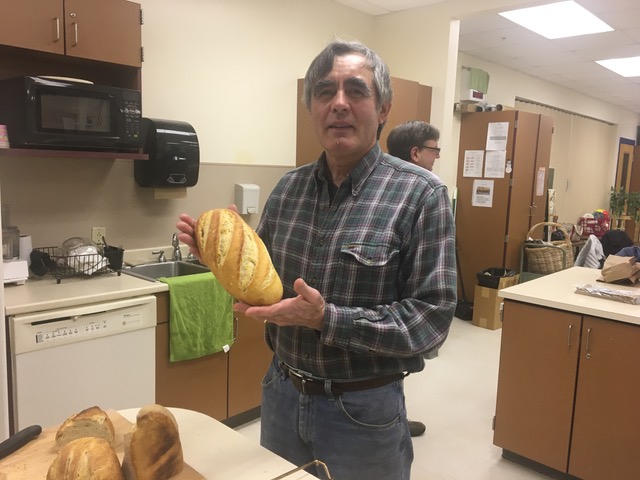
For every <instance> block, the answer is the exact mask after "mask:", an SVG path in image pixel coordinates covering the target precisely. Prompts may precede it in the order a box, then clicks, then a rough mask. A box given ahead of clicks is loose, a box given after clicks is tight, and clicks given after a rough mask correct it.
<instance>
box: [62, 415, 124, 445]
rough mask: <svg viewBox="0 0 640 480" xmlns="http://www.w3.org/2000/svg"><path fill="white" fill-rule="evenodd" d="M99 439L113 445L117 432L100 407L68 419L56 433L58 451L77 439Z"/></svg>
mask: <svg viewBox="0 0 640 480" xmlns="http://www.w3.org/2000/svg"><path fill="white" fill-rule="evenodd" d="M83 437H98V438H103V439H105V440H106V441H107V442H109V444H110V445H113V439H114V438H115V430H114V428H113V423H112V422H111V419H110V418H109V416H108V415H107V413H106V412H105V411H104V410H102V409H101V408H100V407H96V406H94V407H89V408H86V409H84V410H82V411H81V412H79V413H76V414H74V415H71V416H70V417H69V418H67V419H66V420H65V421H64V422H62V425H60V428H58V431H57V432H56V450H60V449H61V448H62V447H64V446H65V445H66V444H68V443H69V442H71V441H72V440H75V439H77V438H83Z"/></svg>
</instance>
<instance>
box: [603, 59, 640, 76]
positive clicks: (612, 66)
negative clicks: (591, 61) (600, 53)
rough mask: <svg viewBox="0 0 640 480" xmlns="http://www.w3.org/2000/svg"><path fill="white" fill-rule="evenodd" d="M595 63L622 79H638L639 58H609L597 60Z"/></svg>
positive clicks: (639, 69)
mask: <svg viewBox="0 0 640 480" xmlns="http://www.w3.org/2000/svg"><path fill="white" fill-rule="evenodd" d="M596 63H599V64H600V65H602V66H603V67H604V68H608V69H609V70H611V71H612V72H615V73H617V74H618V75H622V76H623V77H640V57H629V58H611V59H609V60H597V61H596Z"/></svg>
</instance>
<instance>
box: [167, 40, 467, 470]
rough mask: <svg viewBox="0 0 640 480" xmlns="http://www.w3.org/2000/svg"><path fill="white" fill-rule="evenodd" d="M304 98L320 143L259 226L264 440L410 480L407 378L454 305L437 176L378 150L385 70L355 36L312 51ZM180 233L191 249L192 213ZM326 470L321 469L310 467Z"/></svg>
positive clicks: (282, 451) (305, 456)
mask: <svg viewBox="0 0 640 480" xmlns="http://www.w3.org/2000/svg"><path fill="white" fill-rule="evenodd" d="M303 100H304V102H305V104H306V106H307V108H308V110H309V113H310V116H311V121H312V123H313V127H314V131H315V134H316V136H317V138H318V140H319V141H320V143H321V145H322V147H323V149H324V152H323V153H322V154H321V156H320V158H318V160H317V161H316V162H314V163H312V164H309V165H305V166H302V167H300V168H297V169H295V170H292V171H291V172H289V173H287V174H285V176H284V177H283V178H282V179H281V180H280V181H279V182H278V184H277V185H276V187H275V189H274V190H273V192H271V194H270V195H269V198H268V199H267V202H266V204H265V207H264V210H263V213H262V217H261V219H260V223H259V225H258V228H257V232H258V233H259V235H260V236H261V238H262V239H263V240H264V242H265V244H266V246H267V249H268V250H269V253H270V255H271V259H272V261H273V264H274V266H275V268H276V270H277V271H278V274H279V275H280V278H281V280H282V283H283V285H284V290H285V294H284V298H283V300H281V301H280V302H278V303H276V304H274V305H271V306H260V307H257V306H249V305H246V304H243V303H237V304H235V306H234V308H235V310H236V311H242V312H244V313H245V314H246V315H248V316H250V317H254V318H256V319H258V320H259V321H265V322H266V332H265V337H266V341H267V344H268V346H269V347H270V348H271V350H273V353H274V356H273V361H272V363H271V365H270V367H269V370H268V371H267V373H266V376H265V378H264V380H263V400H262V418H261V443H262V445H264V446H265V447H267V448H268V449H270V450H272V451H273V452H275V453H277V454H278V455H280V456H282V457H284V458H286V459H288V460H290V461H291V462H293V463H295V464H297V465H306V464H307V463H309V462H312V461H313V460H319V461H321V462H324V463H325V464H326V465H327V466H328V469H329V471H330V472H331V475H332V476H333V477H335V478H337V479H340V480H351V479H361V478H371V479H376V480H382V479H388V480H405V479H409V478H410V472H411V463H412V460H413V447H412V442H411V437H410V435H409V428H408V424H407V420H406V411H405V404H404V392H403V378H404V376H405V375H406V374H408V373H411V372H418V371H420V370H422V369H423V368H424V365H425V362H424V356H423V354H424V353H425V352H427V351H429V350H432V349H434V348H437V347H438V346H439V345H441V344H442V342H444V340H445V339H446V337H447V333H448V331H449V327H450V324H451V321H452V318H453V313H454V309H455V306H456V268H455V257H454V248H455V246H454V223H453V217H452V213H451V205H450V202H449V197H448V194H447V189H446V187H445V185H443V184H442V182H440V181H439V180H438V179H437V177H435V176H434V175H431V174H429V173H428V172H427V171H425V170H424V169H422V168H418V167H416V166H414V165H411V164H409V163H407V162H404V161H402V160H399V159H397V158H393V157H391V156H389V155H387V154H385V153H384V152H383V151H382V150H381V148H380V146H379V144H378V142H377V138H378V137H377V134H378V130H379V129H380V128H382V126H383V125H384V123H385V121H386V119H387V115H388V113H389V109H390V108H391V101H392V91H391V82H390V77H389V71H388V69H387V67H386V65H385V64H384V62H383V61H382V59H381V58H380V57H379V56H378V55H377V54H376V53H375V52H373V51H372V50H371V49H369V48H368V47H366V46H365V45H363V44H361V43H359V42H347V41H342V40H336V41H333V42H331V43H330V44H329V45H328V46H327V47H326V48H325V49H324V50H322V51H321V52H320V54H319V55H318V56H317V57H316V58H315V59H314V60H313V61H312V63H311V65H310V67H309V69H308V71H307V73H306V76H305V86H304V96H303ZM180 218H181V221H180V222H179V223H178V228H179V229H180V230H181V231H182V232H183V233H182V234H181V236H180V239H181V240H182V241H183V242H185V243H187V244H189V245H190V246H191V249H192V251H193V252H194V253H197V247H196V246H195V244H194V241H193V228H194V226H195V222H194V220H193V218H192V217H190V216H189V215H181V217H180ZM315 473H316V475H318V476H319V477H320V478H326V476H325V474H324V472H323V469H321V468H319V469H318V470H317V471H316V472H315Z"/></svg>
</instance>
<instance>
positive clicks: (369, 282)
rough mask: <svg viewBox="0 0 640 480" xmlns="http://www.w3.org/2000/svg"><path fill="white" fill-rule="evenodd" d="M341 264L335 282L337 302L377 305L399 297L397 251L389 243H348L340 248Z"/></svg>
mask: <svg viewBox="0 0 640 480" xmlns="http://www.w3.org/2000/svg"><path fill="white" fill-rule="evenodd" d="M340 253H341V256H340V257H341V261H340V267H339V269H338V272H337V275H336V278H335V282H336V288H335V290H334V293H335V294H336V295H337V296H338V297H343V298H338V299H336V303H343V304H344V305H353V304H357V305H360V306H366V305H377V304H381V303H387V302H389V301H392V300H393V299H395V297H396V290H397V289H396V287H397V275H398V257H399V251H398V249H397V248H394V247H393V246H391V245H389V244H370V243H369V244H363V243H347V244H344V245H342V247H341V248H340Z"/></svg>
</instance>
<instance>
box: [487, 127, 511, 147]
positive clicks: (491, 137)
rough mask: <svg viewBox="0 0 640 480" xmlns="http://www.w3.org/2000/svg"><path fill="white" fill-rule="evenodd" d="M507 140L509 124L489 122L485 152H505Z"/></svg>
mask: <svg viewBox="0 0 640 480" xmlns="http://www.w3.org/2000/svg"><path fill="white" fill-rule="evenodd" d="M508 138H509V122H491V123H489V128H488V129H487V146H486V147H485V149H486V150H506V149H507V140H508Z"/></svg>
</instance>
